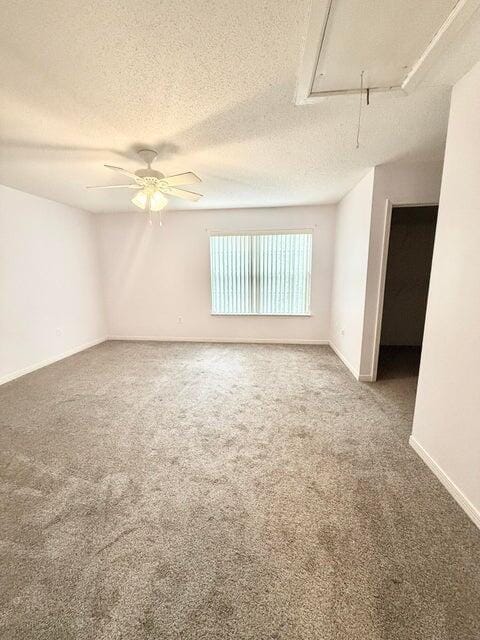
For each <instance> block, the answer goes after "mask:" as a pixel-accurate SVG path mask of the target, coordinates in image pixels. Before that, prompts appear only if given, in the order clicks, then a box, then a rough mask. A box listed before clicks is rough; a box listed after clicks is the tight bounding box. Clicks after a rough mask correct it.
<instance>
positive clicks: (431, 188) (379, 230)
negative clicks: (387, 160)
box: [360, 163, 442, 380]
mask: <svg viewBox="0 0 480 640" xmlns="http://www.w3.org/2000/svg"><path fill="white" fill-rule="evenodd" d="M441 181H442V165H441V164H440V163H417V164H415V163H409V164H384V165H380V166H378V167H375V179H374V185H373V202H372V218H371V225H370V239H369V252H368V272H367V285H366V297H365V313H364V319H363V336H362V341H361V342H362V355H361V362H360V378H361V379H363V380H372V379H374V376H375V368H376V362H375V360H376V353H375V347H376V344H377V336H378V339H379V334H380V326H379V325H378V324H377V320H378V318H379V308H380V307H381V303H382V297H383V292H382V290H381V288H382V264H383V259H384V249H385V250H386V249H387V247H384V239H385V230H386V224H387V213H386V203H387V199H388V200H390V202H391V203H392V204H393V205H402V204H403V205H405V204H437V203H438V200H439V196H440V185H441Z"/></svg>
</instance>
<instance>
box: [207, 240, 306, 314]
mask: <svg viewBox="0 0 480 640" xmlns="http://www.w3.org/2000/svg"><path fill="white" fill-rule="evenodd" d="M299 234H301V235H306V234H309V235H311V237H312V246H311V253H310V270H309V275H310V279H309V286H310V292H309V310H308V313H220V312H217V311H213V310H212V252H211V244H210V238H211V237H212V236H272V235H278V236H281V235H299ZM313 240H314V229H313V228H312V227H302V228H296V229H278V228H276V229H239V230H236V231H232V230H231V229H228V230H222V229H215V230H209V231H208V259H209V293H210V315H211V316H215V317H221V318H225V317H232V318H259V317H260V318H311V317H313V315H314V314H313V313H312V280H313Z"/></svg>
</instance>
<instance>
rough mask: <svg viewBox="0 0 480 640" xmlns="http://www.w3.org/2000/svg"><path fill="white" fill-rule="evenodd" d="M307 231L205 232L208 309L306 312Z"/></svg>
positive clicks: (309, 242) (250, 312)
mask: <svg viewBox="0 0 480 640" xmlns="http://www.w3.org/2000/svg"><path fill="white" fill-rule="evenodd" d="M311 264H312V233H311V232H310V231H303V232H294V233H292V232H290V233H269V234H248V235H247V234H238V235H212V236H210V268H211V287H212V313H218V314H247V315H253V314H261V315H275V314H277V315H307V314H309V313H310V278H311Z"/></svg>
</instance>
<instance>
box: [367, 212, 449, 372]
mask: <svg viewBox="0 0 480 640" xmlns="http://www.w3.org/2000/svg"><path fill="white" fill-rule="evenodd" d="M437 213H438V206H437V205H432V206H402V207H393V208H392V216H391V223H390V235H389V241H388V254H387V266H386V273H385V290H384V295H383V313H382V323H381V333H380V350H379V358H378V371H377V379H379V380H381V379H387V378H403V377H411V376H416V375H418V369H419V366H420V354H421V350H422V341H423V330H424V326H425V313H426V310H427V297H428V286H429V283H430V272H431V268H432V257H433V245H434V241H435V229H436V224H437Z"/></svg>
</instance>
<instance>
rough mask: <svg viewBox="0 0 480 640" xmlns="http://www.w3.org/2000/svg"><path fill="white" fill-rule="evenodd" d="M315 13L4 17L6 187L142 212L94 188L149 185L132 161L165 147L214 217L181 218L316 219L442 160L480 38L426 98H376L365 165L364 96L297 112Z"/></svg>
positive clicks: (276, 5) (253, 0) (1, 177)
mask: <svg viewBox="0 0 480 640" xmlns="http://www.w3.org/2000/svg"><path fill="white" fill-rule="evenodd" d="M369 1H371V2H372V3H374V0H369ZM425 1H427V0H425ZM429 1H430V0H429ZM432 1H433V0H432ZM309 4H310V3H309V1H308V0H296V1H295V2H292V1H291V0H262V1H261V2H260V1H259V0H242V1H241V2H237V1H234V0H186V1H183V2H164V1H162V0H143V1H142V2H133V1H132V0H129V1H128V0H110V1H108V0H102V1H100V0H90V1H89V2H87V3H80V2H78V3H76V2H72V1H71V0H36V1H35V2H32V1H31V0H28V1H27V0H14V1H12V2H4V3H2V4H1V8H0V43H1V44H0V56H1V59H2V64H1V65H0V127H1V129H0V138H1V147H0V182H2V183H4V184H7V185H9V186H12V187H16V188H19V189H23V190H25V191H27V192H30V193H34V194H38V195H41V196H44V197H47V198H51V199H53V200H58V201H60V202H65V203H68V204H72V205H76V206H79V207H82V208H85V209H88V210H92V211H125V210H129V209H134V207H133V205H131V204H130V203H129V199H128V198H129V195H130V194H129V193H128V192H126V191H118V192H114V191H103V192H102V191H96V192H91V191H87V190H85V189H84V186H85V185H87V184H114V183H115V182H118V180H117V177H116V175H115V174H113V172H109V171H108V170H107V169H105V168H103V163H109V164H117V165H121V166H124V167H126V168H129V169H136V168H138V167H139V164H138V163H137V160H136V159H135V154H134V149H135V148H139V147H144V146H154V147H156V148H158V149H159V150H160V154H161V159H160V161H159V162H158V164H157V165H156V168H158V169H160V170H162V171H163V172H164V173H166V174H172V173H179V172H183V171H189V170H191V171H195V172H196V173H197V174H198V175H200V176H201V177H202V178H203V180H204V182H203V184H201V185H197V187H198V188H197V190H198V191H201V192H202V193H204V194H205V197H204V198H203V200H201V201H200V203H198V204H193V205H189V204H187V205H185V204H184V203H183V202H178V205H177V204H174V203H173V201H172V204H171V205H169V207H170V208H173V207H177V208H190V207H191V208H199V207H202V208H217V207H227V208H228V207H249V206H272V205H292V204H305V203H311V204H313V203H322V202H334V201H337V200H338V199H339V198H340V197H342V196H343V194H344V193H345V192H346V191H347V190H348V189H349V188H351V187H352V186H353V185H354V184H355V183H356V182H357V181H358V180H359V178H360V177H361V176H362V175H363V174H364V173H365V172H366V170H367V169H368V167H370V166H373V165H376V164H381V163H384V162H392V161H403V160H408V159H414V160H430V159H439V158H441V156H442V153H443V147H444V139H445V132H446V123H447V115H448V105H449V94H450V89H449V86H448V85H449V84H450V83H451V82H452V81H454V80H456V79H457V77H458V75H459V73H460V71H461V72H462V73H463V72H464V71H466V70H467V69H468V66H469V65H470V63H471V62H473V61H474V59H478V57H480V51H479V50H478V42H479V40H480V38H478V35H479V34H478V29H477V30H476V26H475V25H471V27H469V29H470V30H471V34H463V36H462V38H461V42H460V43H459V45H458V47H457V48H456V49H455V48H454V49H452V48H451V49H450V50H449V51H448V52H447V54H446V60H445V65H440V66H439V67H438V68H437V69H433V70H432V73H431V74H430V75H429V77H428V79H427V82H426V83H424V84H423V85H422V86H421V87H420V88H419V89H417V91H415V93H414V94H413V95H411V96H403V95H399V94H393V93H392V94H374V95H372V99H371V104H370V106H369V107H368V108H366V109H365V110H364V114H363V124H362V133H361V145H360V148H359V149H356V148H355V135H356V126H357V112H358V96H346V97H342V98H328V99H326V100H324V101H323V102H321V103H319V104H316V105H310V106H295V105H294V93H295V83H296V73H297V70H298V67H299V63H300V60H301V55H302V49H303V39H304V37H305V32H306V26H307V21H308V14H309ZM418 4H419V5H421V4H422V3H418ZM375 27H376V29H381V28H382V25H381V24H376V25H375ZM404 37H405V38H408V30H407V31H406V33H405V34H404ZM457 49H458V51H457ZM440 82H441V83H444V84H439V83H440Z"/></svg>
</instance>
